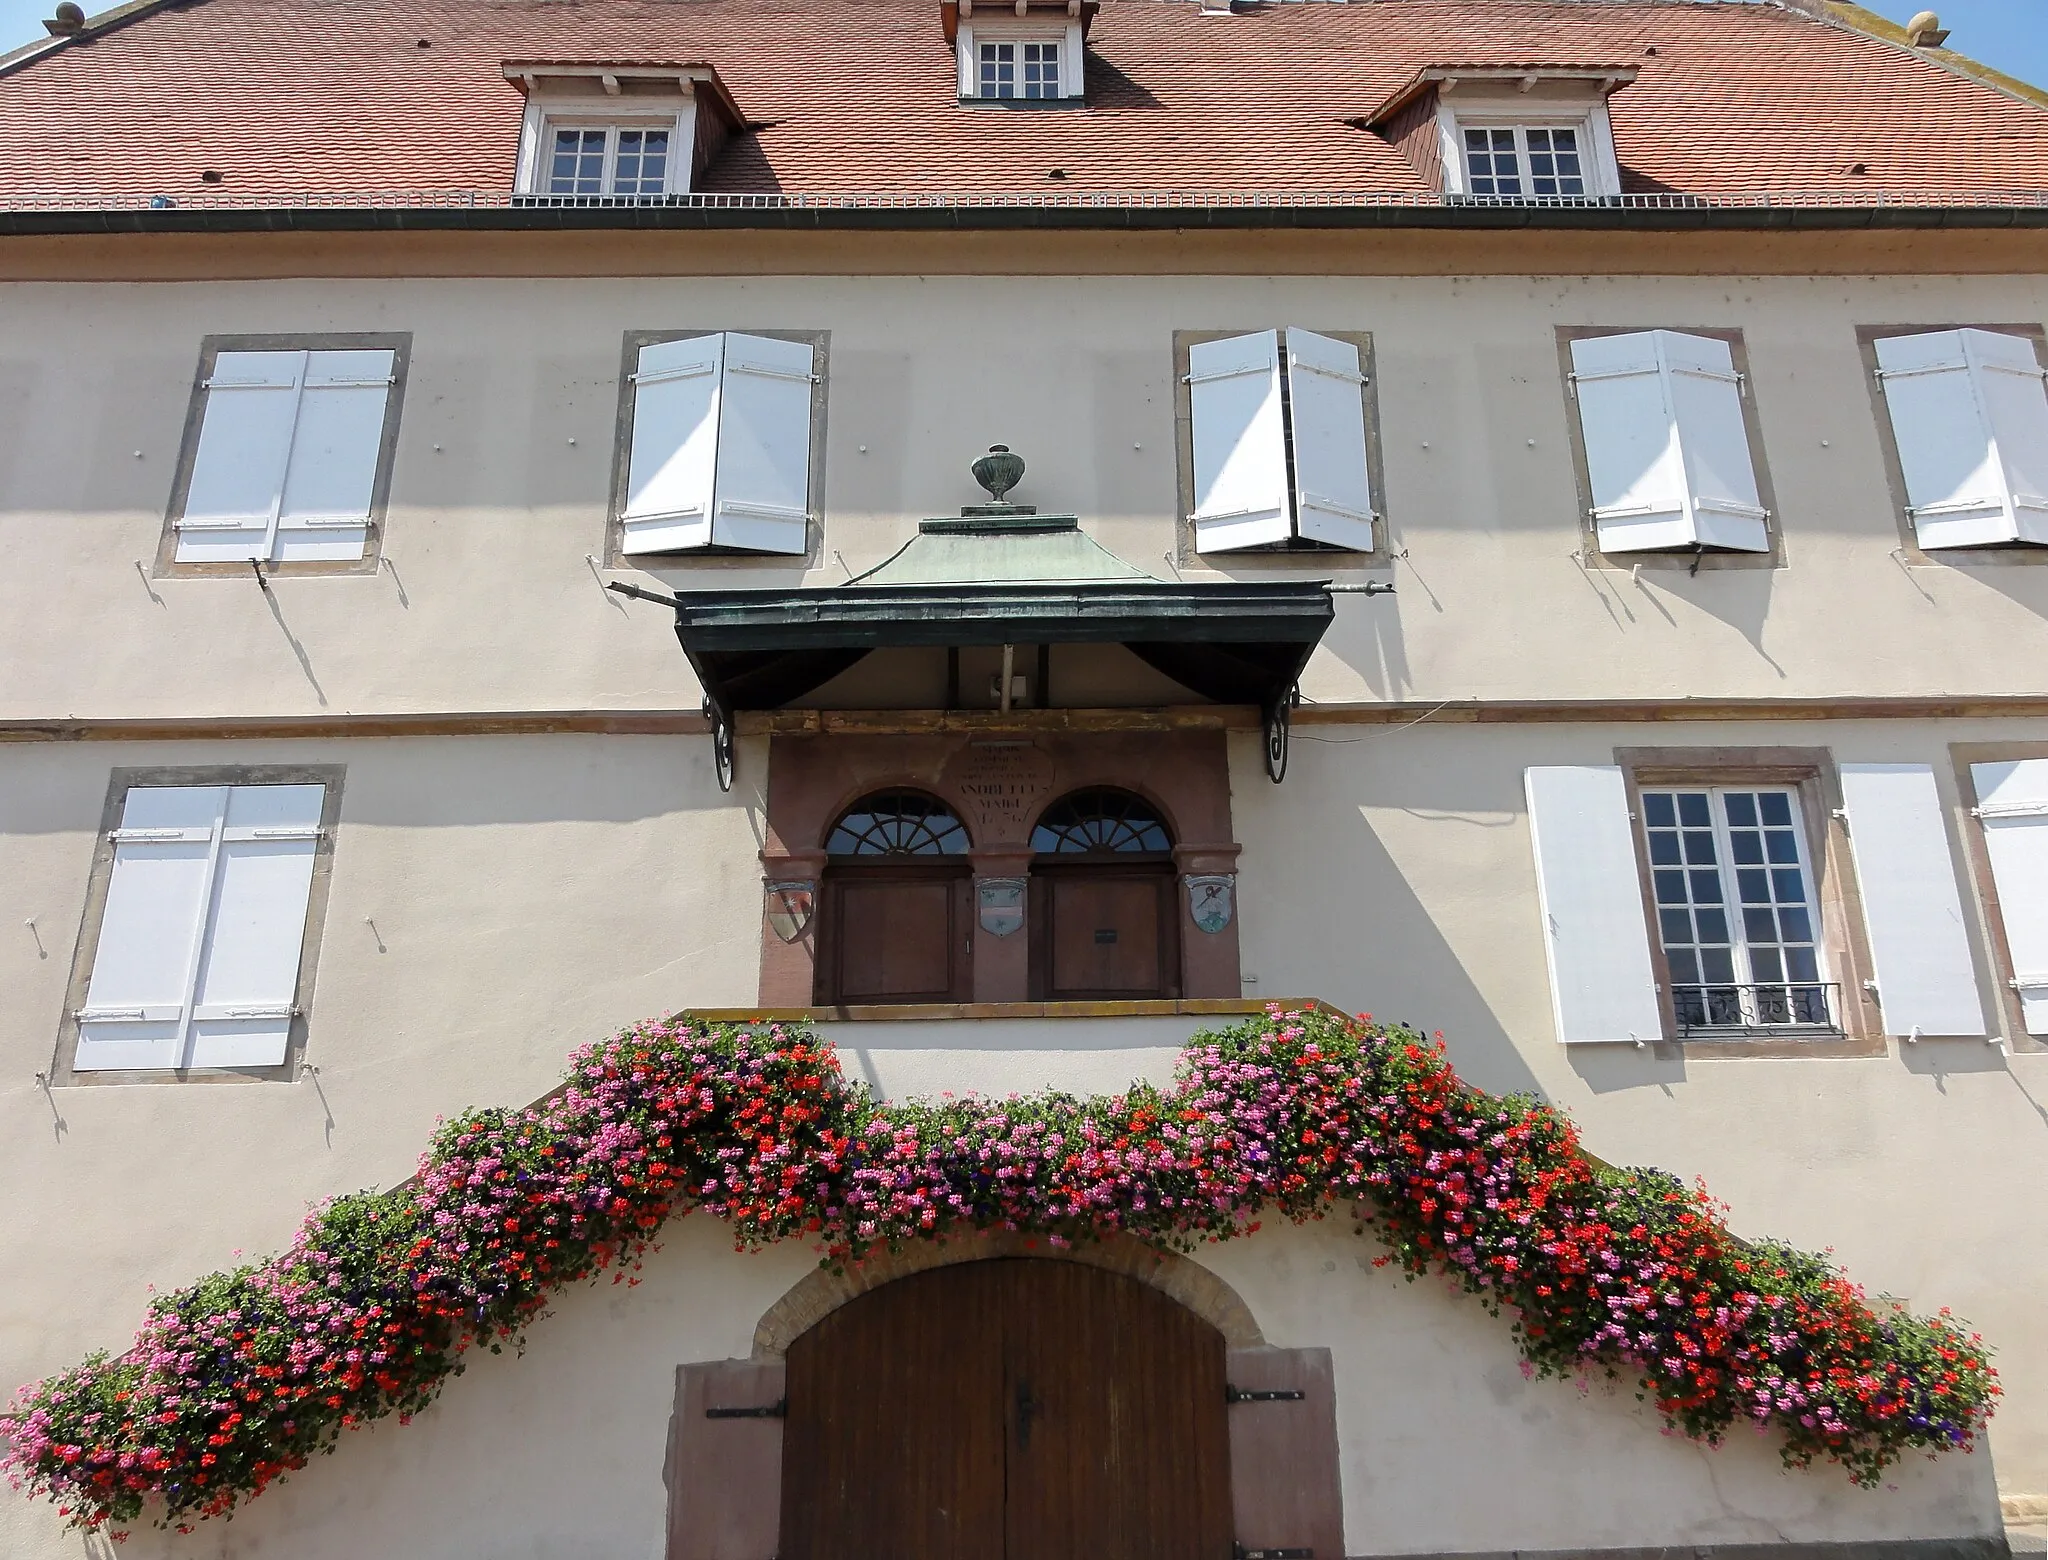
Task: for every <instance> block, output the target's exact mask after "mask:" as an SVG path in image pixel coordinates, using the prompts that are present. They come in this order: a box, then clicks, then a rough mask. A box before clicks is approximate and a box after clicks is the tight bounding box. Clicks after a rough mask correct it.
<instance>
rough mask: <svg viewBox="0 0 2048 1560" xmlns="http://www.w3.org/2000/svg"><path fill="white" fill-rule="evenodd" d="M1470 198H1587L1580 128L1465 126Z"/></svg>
mask: <svg viewBox="0 0 2048 1560" xmlns="http://www.w3.org/2000/svg"><path fill="white" fill-rule="evenodd" d="M1463 129H1464V134H1465V190H1466V193H1467V194H1471V195H1509V196H1513V195H1584V194H1585V193H1586V169H1585V163H1584V161H1583V160H1582V157H1581V154H1580V149H1579V127H1578V126H1577V125H1465V126H1463Z"/></svg>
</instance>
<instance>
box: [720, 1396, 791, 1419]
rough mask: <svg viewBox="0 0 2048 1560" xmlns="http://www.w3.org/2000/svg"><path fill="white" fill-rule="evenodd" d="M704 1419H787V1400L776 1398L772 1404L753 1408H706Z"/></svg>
mask: <svg viewBox="0 0 2048 1560" xmlns="http://www.w3.org/2000/svg"><path fill="white" fill-rule="evenodd" d="M704 1417H705V1418H706V1419H787V1418H788V1417H789V1399H788V1398H777V1399H776V1400H775V1401H774V1402H773V1403H762V1404H760V1405H758V1406H757V1407H754V1408H707V1409H705V1410H704Z"/></svg>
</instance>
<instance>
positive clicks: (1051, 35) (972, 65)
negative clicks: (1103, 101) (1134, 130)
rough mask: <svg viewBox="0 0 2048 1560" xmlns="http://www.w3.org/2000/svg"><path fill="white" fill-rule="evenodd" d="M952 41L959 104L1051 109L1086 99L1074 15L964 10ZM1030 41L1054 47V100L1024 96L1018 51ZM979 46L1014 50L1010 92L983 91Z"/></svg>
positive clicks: (1079, 29) (1079, 34)
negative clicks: (1056, 50) (1056, 66)
mask: <svg viewBox="0 0 2048 1560" xmlns="http://www.w3.org/2000/svg"><path fill="white" fill-rule="evenodd" d="M954 43H955V52H956V57H957V59H958V62H959V74H960V80H959V89H960V101H961V102H962V103H977V104H978V103H1001V104H1003V105H1004V106H1006V107H1021V106H1045V107H1052V106H1055V105H1060V104H1066V105H1072V104H1076V103H1080V102H1083V101H1085V89H1084V86H1083V79H1084V74H1085V71H1084V64H1085V62H1084V58H1083V49H1084V47H1085V43H1084V32H1083V27H1082V23H1081V21H1080V19H1079V17H1078V16H1074V15H1064V16H1063V15H1059V14H1057V13H1055V14H1047V13H1046V12H1044V11H1038V12H1035V13H1027V14H1026V15H1024V16H1017V15H1015V14H1006V13H1005V12H1004V11H1002V10H997V9H993V8H988V7H976V8H974V9H973V10H972V11H968V10H967V9H966V8H964V7H963V8H962V14H961V16H960V20H959V24H958V28H957V31H956V34H955V39H954ZM1033 43H1036V44H1045V43H1052V44H1056V45H1057V46H1058V48H1059V67H1060V90H1059V93H1058V95H1057V96H1051V97H1026V96H1025V95H1024V92H1023V87H1024V60H1023V57H1022V49H1023V46H1024V45H1025V44H1033ZM984 44H990V45H997V46H1000V45H1002V44H1011V45H1014V46H1016V47H1017V49H1018V51H1019V54H1018V58H1017V60H1016V62H1015V63H1016V76H1015V84H1016V87H1017V90H1016V91H1015V92H1013V93H1011V94H1009V95H1007V96H1004V95H1000V94H997V93H993V92H990V93H984V92H983V91H982V89H981V87H982V82H981V50H982V46H983V45H984Z"/></svg>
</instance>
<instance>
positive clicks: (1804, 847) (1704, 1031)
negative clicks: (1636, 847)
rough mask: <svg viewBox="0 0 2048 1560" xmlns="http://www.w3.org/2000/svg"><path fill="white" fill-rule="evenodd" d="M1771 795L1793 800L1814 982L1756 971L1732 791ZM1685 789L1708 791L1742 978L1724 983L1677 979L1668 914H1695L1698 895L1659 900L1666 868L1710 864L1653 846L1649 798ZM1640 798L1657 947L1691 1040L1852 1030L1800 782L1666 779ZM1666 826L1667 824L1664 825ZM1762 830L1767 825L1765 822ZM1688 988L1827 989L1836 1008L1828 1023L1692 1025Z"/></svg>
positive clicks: (1681, 1028) (1674, 1008) (1641, 791)
mask: <svg viewBox="0 0 2048 1560" xmlns="http://www.w3.org/2000/svg"><path fill="white" fill-rule="evenodd" d="M1766 792H1768V793H1772V794H1776V795H1781V796H1783V797H1785V798H1786V800H1787V801H1788V802H1789V803H1790V804H1791V814H1792V823H1791V833H1792V840H1793V849H1794V852H1795V855H1796V860H1795V861H1794V862H1792V863H1790V865H1794V866H1796V867H1797V868H1798V870H1799V873H1800V882H1801V885H1802V887H1803V890H1804V904H1803V908H1804V910H1805V912H1806V915H1807V917H1808V922H1809V927H1810V930H1811V933H1812V935H1811V938H1810V945H1811V947H1812V949H1813V956H1814V968H1815V971H1816V975H1815V977H1814V978H1813V979H1812V980H1806V979H1792V978H1790V977H1786V978H1782V979H1777V980H1763V981H1759V980H1757V979H1756V978H1755V977H1756V972H1755V968H1754V965H1753V964H1752V963H1751V948H1750V941H1749V935H1748V930H1747V928H1746V926H1745V925H1744V923H1743V911H1744V908H1745V906H1744V903H1743V899H1742V894H1741V889H1740V886H1739V884H1738V882H1737V878H1736V873H1737V872H1738V871H1739V870H1741V869H1742V867H1743V866H1744V865H1745V864H1743V863H1738V862H1737V861H1736V860H1735V851H1734V846H1733V842H1732V837H1731V826H1730V824H1729V822H1728V815H1727V808H1726V798H1727V797H1728V796H1729V795H1731V794H1736V793H1740V794H1743V795H1762V794H1764V793H1766ZM1679 793H1690V794H1704V795H1705V796H1706V797H1707V799H1708V801H1707V807H1708V823H1709V825H1710V827H1711V829H1712V832H1713V836H1714V867H1713V870H1714V871H1715V873H1716V875H1717V876H1718V877H1719V879H1720V886H1721V910H1722V913H1723V914H1724V915H1725V916H1726V917H1727V922H1728V931H1729V940H1728V943H1727V947H1728V949H1729V951H1730V957H1731V960H1732V964H1733V970H1734V979H1732V980H1729V981H1725V982H1724V981H1718V980H1708V979H1706V978H1704V972H1700V974H1701V978H1700V979H1697V980H1693V981H1686V982H1679V981H1678V980H1677V979H1676V978H1675V976H1673V975H1672V973H1671V970H1670V959H1671V948H1670V945H1669V944H1668V943H1667V941H1666V940H1665V937H1664V927H1663V912H1664V910H1665V909H1666V908H1683V909H1686V910H1688V911H1690V910H1692V909H1693V908H1694V906H1693V903H1692V900H1691V898H1690V895H1689V894H1688V897H1687V901H1686V903H1685V905H1684V906H1682V907H1678V906H1672V907H1667V906H1666V905H1665V904H1664V902H1663V901H1662V900H1661V899H1660V898H1659V897H1658V894H1657V884H1656V874H1657V873H1658V872H1659V871H1673V870H1676V871H1683V872H1687V873H1690V872H1693V871H1698V870H1702V869H1701V868H1699V867H1698V866H1696V865H1694V864H1692V863H1688V862H1685V861H1684V860H1683V858H1682V857H1681V860H1680V862H1679V863H1678V864H1677V865H1676V866H1675V867H1674V866H1673V865H1671V864H1669V863H1659V862H1657V861H1656V860H1655V859H1654V856H1653V854H1652V849H1651V845H1650V830H1651V828H1652V824H1651V821H1650V814H1649V799H1650V798H1651V797H1652V796H1673V797H1675V796H1677V795H1678V794H1679ZM1637 798H1638V806H1639V809H1640V816H1639V817H1638V819H1637V820H1636V829H1637V832H1638V834H1639V835H1640V836H1641V838H1642V848H1643V859H1644V863H1645V867H1646V870H1647V871H1648V872H1649V873H1650V879H1649V882H1648V884H1647V888H1648V897H1649V905H1650V914H1651V922H1652V925H1651V934H1652V937H1653V940H1654V941H1653V946H1654V948H1655V949H1656V951H1657V952H1658V953H1659V955H1660V956H1661V958H1662V961H1663V964H1664V969H1665V975H1666V978H1667V979H1669V980H1671V982H1672V989H1671V991H1670V993H1669V995H1670V998H1671V1012H1672V1015H1673V1020H1674V1022H1676V1023H1677V1025H1678V1032H1679V1033H1680V1035H1682V1036H1684V1037H1685V1038H1688V1039H1708V1040H1711V1039H1715V1038H1718V1037H1721V1036H1727V1037H1730V1038H1742V1037H1746V1036H1751V1035H1756V1034H1761V1033H1773V1034H1775V1033H1785V1034H1792V1035H1802V1034H1816V1035H1839V1034H1842V1033H1844V1032H1845V1031H1844V1029H1843V1021H1844V1016H1845V1015H1844V1014H1843V1012H1842V1011H1841V1009H1842V1006H1843V1004H1844V1002H1845V1001H1846V996H1845V994H1844V993H1842V992H1841V991H1840V990H1839V989H1835V990H1833V991H1832V992H1831V991H1830V988H1831V987H1834V986H1835V985H1836V983H1835V981H1834V978H1833V976H1832V975H1831V974H1830V960H1829V957H1828V938H1827V926H1826V920H1825V913H1826V911H1825V905H1824V903H1823V901H1822V900H1821V898H1820V894H1819V886H1820V885H1819V880H1818V879H1817V878H1816V876H1815V875H1814V870H1813V860H1812V851H1811V849H1810V846H1809V843H1808V840H1807V819H1806V809H1805V805H1804V798H1803V797H1802V796H1801V795H1800V787H1799V786H1797V785H1793V784H1788V783H1786V782H1783V781H1743V780H1735V779H1727V780H1711V781H1709V780H1699V781H1685V780H1659V781H1656V782H1653V783H1650V784H1645V785H1641V786H1639V787H1638V788H1637ZM1658 827H1662V826H1661V825H1659V826H1658ZM1679 827H1680V829H1681V831H1682V830H1683V828H1684V827H1685V826H1684V825H1683V823H1682V822H1681V824H1680V825H1679ZM1759 827H1764V826H1763V825H1759ZM1762 865H1763V868H1764V870H1770V868H1771V867H1772V866H1773V865H1780V866H1782V865H1786V863H1776V864H1773V863H1771V862H1769V861H1766V862H1764V863H1763V864H1762ZM1692 946H1695V947H1697V946H1701V945H1698V944H1694V945H1692ZM1680 985H1684V986H1685V987H1687V988H1723V987H1726V988H1731V989H1738V990H1741V991H1746V992H1751V993H1753V992H1754V991H1755V990H1756V988H1758V987H1760V986H1761V987H1768V988H1772V989H1778V988H1783V989H1787V990H1792V989H1797V988H1802V987H1818V988H1819V989H1820V991H1821V994H1822V1000H1823V1002H1825V1003H1827V1005H1828V1014H1827V1018H1826V1021H1825V1022H1818V1021H1812V1020H1808V1021H1799V1020H1796V1019H1792V1018H1786V1019H1783V1020H1770V1021H1762V1020H1760V1021H1759V1022H1756V1023H1749V1024H1745V1023H1735V1024H1726V1025H1722V1024H1712V1023H1705V1024H1694V1025H1691V1026H1688V1025H1687V1024H1686V1023H1685V1021H1684V1019H1683V1017H1682V1015H1681V1014H1680V1011H1679V1004H1678V987H1679V986H1680ZM1738 1000H1740V999H1738ZM1688 1027H1689V1028H1690V1031H1691V1033H1690V1034H1687V1033H1686V1031H1687V1029H1688Z"/></svg>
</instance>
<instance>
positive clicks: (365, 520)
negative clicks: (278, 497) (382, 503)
mask: <svg viewBox="0 0 2048 1560" xmlns="http://www.w3.org/2000/svg"><path fill="white" fill-rule="evenodd" d="M396 363H397V354H396V353H394V352H391V351H389V350H388V349H386V350H353V349H351V350H344V351H318V352H311V353H308V354H307V363H306V379H305V388H304V390H303V392H302V393H301V395H300V398H299V417H298V425H297V427H296V429H295V430H294V432H293V434H292V442H291V459H290V463H289V465H288V466H287V467H286V470H285V480H284V496H283V501H282V503H281V504H280V505H279V508H278V517H277V533H278V534H277V546H276V549H275V556H276V557H277V559H278V561H279V562H285V563H289V562H299V561H309V560H318V561H323V562H326V561H336V560H346V559H350V558H360V557H361V556H362V555H363V548H364V546H365V544H366V543H367V542H368V540H369V534H370V532H369V525H370V506H371V502H372V500H373V498H374V496H375V492H376V485H377V457H378V455H379V453H380V452H381V451H382V449H383V444H384V412H385V407H386V405H387V403H388V402H389V400H390V396H391V381H392V373H393V369H394V367H395V366H396Z"/></svg>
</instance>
